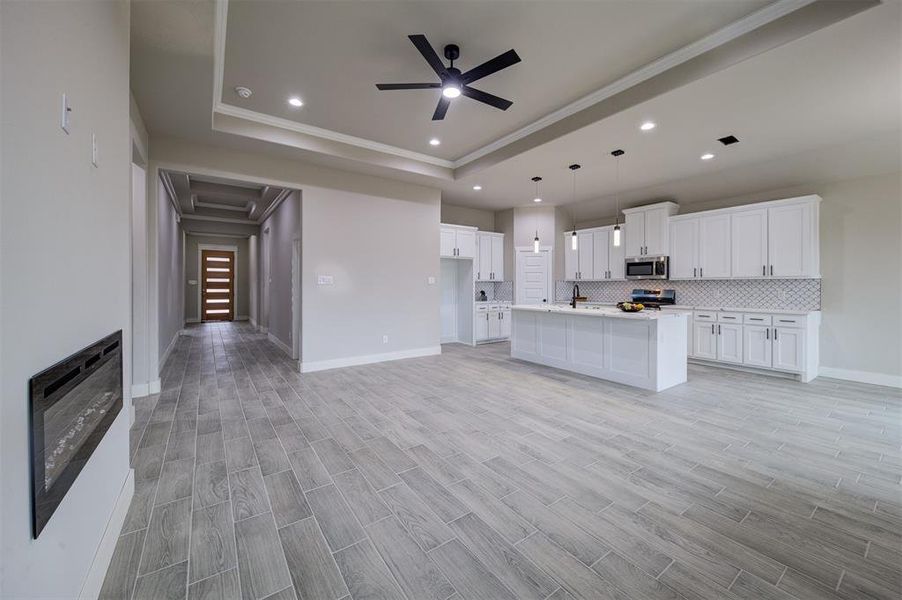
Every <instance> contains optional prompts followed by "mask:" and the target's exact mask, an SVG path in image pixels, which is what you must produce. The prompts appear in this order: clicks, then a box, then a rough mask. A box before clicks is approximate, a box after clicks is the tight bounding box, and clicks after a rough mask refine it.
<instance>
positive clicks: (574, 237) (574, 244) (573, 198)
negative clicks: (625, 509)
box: [568, 164, 580, 250]
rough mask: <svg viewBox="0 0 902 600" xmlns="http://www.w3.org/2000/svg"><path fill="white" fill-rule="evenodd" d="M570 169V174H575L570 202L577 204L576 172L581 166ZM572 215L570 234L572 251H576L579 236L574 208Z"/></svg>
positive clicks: (573, 166) (570, 167) (571, 211)
mask: <svg viewBox="0 0 902 600" xmlns="http://www.w3.org/2000/svg"><path fill="white" fill-rule="evenodd" d="M568 168H569V169H570V172H571V173H573V190H572V194H571V196H570V202H571V203H575V202H576V171H577V169H579V168H580V166H579V165H577V164H572V165H570V166H569V167H568ZM571 205H572V204H571ZM570 214H571V216H573V233H572V234H570V249H571V250H576V249H577V248H579V236H578V235H576V215H574V214H573V209H572V208H571V210H570Z"/></svg>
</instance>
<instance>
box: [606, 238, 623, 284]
mask: <svg viewBox="0 0 902 600" xmlns="http://www.w3.org/2000/svg"><path fill="white" fill-rule="evenodd" d="M626 235H627V233H626V225H621V226H620V245H619V246H615V245H614V230H613V229H611V230H610V231H609V232H608V239H609V240H610V243H609V244H608V271H610V273H611V276H610V277H609V278H608V279H619V280H623V279H625V277H624V275H625V273H624V269H625V263H626V246H625V245H624V240H625V239H626Z"/></svg>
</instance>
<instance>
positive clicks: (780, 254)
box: [767, 204, 817, 277]
mask: <svg viewBox="0 0 902 600" xmlns="http://www.w3.org/2000/svg"><path fill="white" fill-rule="evenodd" d="M813 212H814V211H813V210H812V207H811V205H810V204H794V205H789V206H778V207H776V208H770V209H768V211H767V255H768V257H769V258H770V262H769V263H768V267H767V274H768V275H772V276H773V277H806V276H812V275H817V273H812V272H811V271H812V253H813V252H816V250H814V249H812V236H811V219H812V218H813V217H812V214H813Z"/></svg>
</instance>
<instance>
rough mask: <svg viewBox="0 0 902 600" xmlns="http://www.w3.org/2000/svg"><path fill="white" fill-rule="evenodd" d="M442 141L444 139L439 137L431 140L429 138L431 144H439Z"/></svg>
mask: <svg viewBox="0 0 902 600" xmlns="http://www.w3.org/2000/svg"><path fill="white" fill-rule="evenodd" d="M441 143H442V141H441V140H440V139H438V138H432V139H431V140H429V145H430V146H438V145H439V144H441Z"/></svg>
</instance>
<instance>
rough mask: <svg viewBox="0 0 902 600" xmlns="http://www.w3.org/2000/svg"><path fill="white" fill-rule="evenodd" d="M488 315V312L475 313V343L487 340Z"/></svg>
mask: <svg viewBox="0 0 902 600" xmlns="http://www.w3.org/2000/svg"><path fill="white" fill-rule="evenodd" d="M488 317H489V313H488V311H485V310H484V311H480V312H477V313H476V341H477V342H481V341H483V340H487V339H489V319H488Z"/></svg>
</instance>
